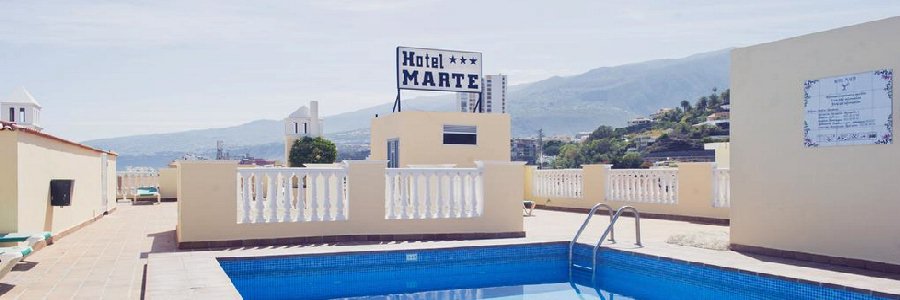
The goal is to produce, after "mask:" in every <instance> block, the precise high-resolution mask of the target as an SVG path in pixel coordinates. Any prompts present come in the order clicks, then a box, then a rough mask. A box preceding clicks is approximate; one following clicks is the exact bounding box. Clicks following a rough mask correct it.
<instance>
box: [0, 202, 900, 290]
mask: <svg viewBox="0 0 900 300" xmlns="http://www.w3.org/2000/svg"><path fill="white" fill-rule="evenodd" d="M176 208H177V204H175V203H162V204H160V205H138V206H131V205H130V204H126V203H121V204H119V206H118V209H117V210H116V211H115V212H114V213H112V214H110V215H108V216H106V217H104V218H101V219H100V220H98V221H97V222H96V223H93V224H91V225H88V226H86V227H84V228H82V229H81V230H79V231H76V232H75V233H73V234H71V235H69V236H67V237H65V238H63V239H61V240H59V241H57V242H56V243H55V244H53V245H51V246H48V247H46V248H44V249H42V250H41V251H38V252H36V253H35V254H33V255H31V256H30V257H28V259H27V261H28V263H25V264H20V265H19V266H18V267H17V268H16V269H15V270H14V271H13V272H11V273H10V274H9V275H7V276H6V277H5V278H3V279H2V280H0V299H7V298H10V299H16V298H18V299H70V298H77V299H100V298H104V299H139V298H141V290H142V284H143V282H144V278H145V275H144V272H145V271H144V270H145V269H144V266H145V264H147V263H148V261H149V266H148V267H147V273H148V274H147V275H146V278H147V281H146V282H147V283H146V284H147V294H146V295H147V298H149V299H170V298H171V299H174V298H181V299H185V298H192V299H206V298H213V297H214V298H215V299H227V298H232V297H235V296H236V291H235V290H234V289H233V287H231V286H230V282H229V281H228V278H227V276H225V275H224V272H222V270H221V268H219V267H218V264H217V263H216V261H215V257H221V256H261V255H276V254H304V253H324V252H339V251H360V250H367V251H368V250H392V249H415V248H436V247H455V246H476V245H497V244H510V243H529V242H542V241H565V240H570V239H571V238H572V236H573V235H574V231H575V229H577V228H578V226H579V225H580V222H581V221H582V218H583V217H584V215H583V214H573V213H564V212H555V211H544V210H538V211H535V216H534V217H527V218H525V230H526V232H527V235H528V236H527V237H526V238H519V239H500V240H479V241H438V242H383V243H345V244H337V245H334V244H331V245H315V246H310V245H306V246H276V247H253V248H235V249H219V250H217V251H194V252H174V253H167V252H173V251H174V250H175V241H174V238H175V236H174V229H175V223H176ZM595 220H596V221H595V223H592V224H593V225H592V226H591V227H589V229H588V230H587V231H586V232H585V235H584V238H582V239H581V240H580V241H581V242H584V243H594V242H596V239H597V238H598V237H599V235H600V230H601V228H603V227H605V225H606V223H607V220H606V217H605V216H598V217H597V218H595ZM620 221H621V222H620V223H619V224H618V225H617V226H616V230H617V231H616V238H617V240H618V241H619V243H617V244H613V245H610V247H613V248H618V249H622V250H627V251H636V252H642V253H647V254H652V255H657V256H666V257H673V258H677V259H681V260H687V261H696V262H703V263H708V264H712V265H719V266H729V267H735V268H741V269H746V270H750V271H754V272H764V273H772V274H778V275H782V276H788V277H794V278H806V279H810V280H815V281H821V282H832V283H837V284H841V285H847V286H853V287H857V288H862V289H873V290H879V291H883V292H888V293H900V276H897V275H884V274H877V273H868V272H862V271H860V270H854V269H840V268H824V269H823V268H820V267H821V266H818V265H815V264H809V263H801V262H795V261H786V260H782V259H776V258H769V257H762V256H747V255H743V254H741V253H737V252H733V251H715V250H707V249H700V248H696V247H686V246H677V245H672V244H668V243H666V240H667V239H668V238H669V237H670V236H672V235H677V234H688V235H690V234H696V233H702V234H705V235H704V236H712V237H727V232H728V228H727V227H723V226H714V225H697V224H692V223H687V222H678V221H668V220H653V219H644V220H643V221H642V223H641V227H642V239H643V244H644V247H636V246H634V245H633V241H634V238H635V237H634V229H633V227H632V226H633V225H632V224H633V223H632V219H631V218H624V219H622V220H620ZM150 253H152V254H150ZM148 256H149V257H150V259H149V260H148V259H147V257H148ZM223 287H224V288H223Z"/></svg>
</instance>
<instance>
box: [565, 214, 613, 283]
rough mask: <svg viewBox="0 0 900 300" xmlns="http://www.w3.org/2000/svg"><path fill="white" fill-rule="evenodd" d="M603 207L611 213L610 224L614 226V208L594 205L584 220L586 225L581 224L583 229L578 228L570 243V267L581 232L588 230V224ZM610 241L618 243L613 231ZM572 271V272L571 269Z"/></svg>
mask: <svg viewBox="0 0 900 300" xmlns="http://www.w3.org/2000/svg"><path fill="white" fill-rule="evenodd" d="M601 207H603V208H606V211H607V212H608V213H609V222H610V224H612V222H613V208H612V207H611V206H609V205H606V204H603V203H597V205H594V207H591V210H590V211H589V212H588V215H587V217H586V218H584V223H582V224H581V228H578V232H576V233H575V238H573V239H572V242H570V243H569V266H571V265H572V256H573V254H572V253H573V251H574V250H575V242H577V241H578V237H579V236H581V232H583V231H584V229H585V228H587V225H588V223H589V222H590V221H591V217H593V216H594V212H596V211H597V209H600V208H601ZM607 229H608V228H607ZM609 241H611V242H615V241H616V235H615V233H614V232H612V231H610V236H609ZM570 270H571V268H570Z"/></svg>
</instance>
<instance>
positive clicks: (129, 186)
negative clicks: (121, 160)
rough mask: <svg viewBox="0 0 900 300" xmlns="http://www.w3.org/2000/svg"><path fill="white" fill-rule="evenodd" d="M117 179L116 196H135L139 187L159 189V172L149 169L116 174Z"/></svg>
mask: <svg viewBox="0 0 900 300" xmlns="http://www.w3.org/2000/svg"><path fill="white" fill-rule="evenodd" d="M116 176H117V177H118V184H117V191H116V193H117V194H118V196H120V197H122V198H128V197H129V196H132V197H133V196H134V195H136V194H137V189H138V188H141V187H155V188H159V172H157V171H156V170H153V169H149V168H146V169H145V168H142V169H134V170H127V171H119V172H116Z"/></svg>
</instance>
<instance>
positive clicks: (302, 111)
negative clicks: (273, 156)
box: [284, 101, 325, 164]
mask: <svg viewBox="0 0 900 300" xmlns="http://www.w3.org/2000/svg"><path fill="white" fill-rule="evenodd" d="M324 135H325V121H324V120H322V119H321V118H319V101H310V102H309V106H301V107H300V108H298V109H297V110H296V111H294V112H292V113H291V114H290V115H288V116H287V117H286V118H284V163H285V164H287V163H288V157H289V156H290V152H291V146H293V145H294V141H296V140H299V139H301V138H303V137H321V136H324Z"/></svg>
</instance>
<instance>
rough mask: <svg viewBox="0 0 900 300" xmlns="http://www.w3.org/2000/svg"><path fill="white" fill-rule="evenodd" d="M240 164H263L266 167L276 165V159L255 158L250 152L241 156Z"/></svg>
mask: <svg viewBox="0 0 900 300" xmlns="http://www.w3.org/2000/svg"><path fill="white" fill-rule="evenodd" d="M238 164H239V165H244V166H263V167H264V166H274V165H275V161H274V160H266V159H262V158H255V157H253V156H250V154H247V155H244V157H241V160H240V161H239V162H238Z"/></svg>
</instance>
